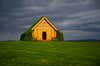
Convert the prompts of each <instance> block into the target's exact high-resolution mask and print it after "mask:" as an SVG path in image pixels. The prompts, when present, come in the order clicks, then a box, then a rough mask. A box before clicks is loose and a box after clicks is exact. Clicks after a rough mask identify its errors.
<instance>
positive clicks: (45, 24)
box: [20, 16, 64, 41]
mask: <svg viewBox="0 0 100 66" xmlns="http://www.w3.org/2000/svg"><path fill="white" fill-rule="evenodd" d="M20 40H23V41H34V40H37V41H51V40H61V41H63V40H64V39H63V33H62V32H61V31H59V30H58V28H57V27H56V26H55V25H54V24H53V23H52V22H51V21H50V20H49V19H48V18H47V17H46V16H42V17H41V18H39V19H38V20H37V21H36V22H35V23H34V24H33V25H32V26H30V28H28V30H27V31H26V32H24V33H22V34H21V37H20Z"/></svg>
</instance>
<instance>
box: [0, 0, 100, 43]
mask: <svg viewBox="0 0 100 66" xmlns="http://www.w3.org/2000/svg"><path fill="white" fill-rule="evenodd" d="M99 4H100V0H0V40H1V41H2V40H18V39H19V38H20V34H21V33H22V32H24V31H25V30H26V29H28V27H29V26H30V25H32V24H33V23H34V20H36V19H37V18H40V17H41V16H47V17H48V18H49V19H50V20H51V21H52V22H53V23H54V24H55V25H56V26H57V27H58V28H59V29H60V30H61V31H62V32H63V33H64V39H65V40H83V39H85V40H86V39H98V40H100V5H99Z"/></svg>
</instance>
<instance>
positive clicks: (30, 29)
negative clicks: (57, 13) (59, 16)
mask: <svg viewBox="0 0 100 66" xmlns="http://www.w3.org/2000/svg"><path fill="white" fill-rule="evenodd" d="M43 17H46V16H42V17H40V18H39V19H37V20H35V21H34V22H35V23H34V24H32V26H31V27H30V28H28V30H27V31H29V32H30V31H32V27H34V26H35V25H36V24H37V23H38V22H39V21H40V20H41V19H42V18H43ZM46 18H47V17H46ZM47 19H48V18H47ZM48 20H49V19H48ZM49 21H50V20H49ZM50 22H51V21H50ZM51 24H52V25H54V24H53V23H52V22H51ZM54 26H55V25H54ZM55 27H56V26H55ZM56 28H57V27H56Z"/></svg>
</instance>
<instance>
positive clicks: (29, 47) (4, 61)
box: [0, 41, 100, 66]
mask: <svg viewBox="0 0 100 66" xmlns="http://www.w3.org/2000/svg"><path fill="white" fill-rule="evenodd" d="M99 62H100V42H60V41H59V42H56V41H54V42H53V41H52V42H24V41H17V42H0V66H100V64H99Z"/></svg>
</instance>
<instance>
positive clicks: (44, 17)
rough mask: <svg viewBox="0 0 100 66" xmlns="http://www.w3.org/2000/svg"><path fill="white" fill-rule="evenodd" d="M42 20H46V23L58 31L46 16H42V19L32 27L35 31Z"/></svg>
mask: <svg viewBox="0 0 100 66" xmlns="http://www.w3.org/2000/svg"><path fill="white" fill-rule="evenodd" d="M42 20H46V22H47V23H48V24H49V25H50V26H51V27H53V28H54V29H55V30H58V29H57V28H56V26H55V25H54V24H53V23H51V21H50V20H49V19H48V18H47V17H46V16H42V17H41V18H40V19H38V20H37V21H36V22H35V23H34V24H33V25H32V26H31V29H32V30H34V28H35V27H36V26H37V25H38V24H39V23H40V22H41V21H42Z"/></svg>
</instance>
